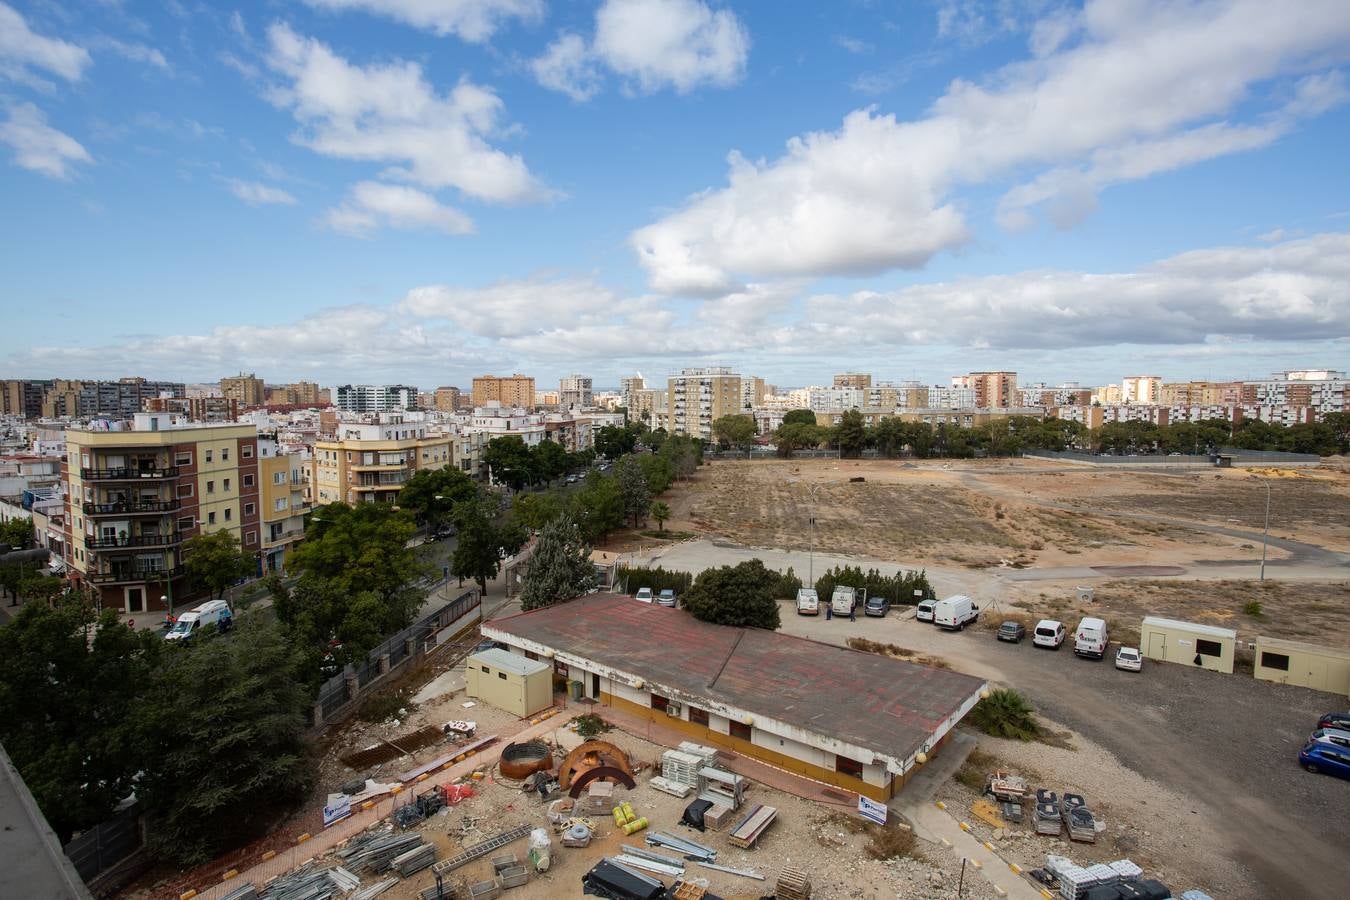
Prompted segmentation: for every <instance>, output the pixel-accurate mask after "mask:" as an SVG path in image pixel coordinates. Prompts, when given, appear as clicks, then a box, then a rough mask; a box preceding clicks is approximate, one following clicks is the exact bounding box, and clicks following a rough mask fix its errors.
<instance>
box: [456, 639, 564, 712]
mask: <svg viewBox="0 0 1350 900" xmlns="http://www.w3.org/2000/svg"><path fill="white" fill-rule="evenodd" d="M464 684H465V687H466V689H467V692H468V695H469V696H470V697H477V698H478V699H479V700H482V701H483V702H485V703H491V704H492V705H493V706H495V707H497V708H498V709H504V710H506V711H507V712H509V713H514V714H515V715H517V716H520V717H521V718H522V719H523V718H525V717H526V716H529V715H533V714H534V713H537V712H539V710H541V709H548V708H549V707H550V706H552V705H553V667H552V666H550V665H549V664H548V663H545V662H541V661H539V660H537V659H528V658H526V657H524V656H518V655H516V654H514V653H512V652H511V651H509V650H500V649H492V650H481V651H479V652H478V653H475V654H473V655H472V656H470V657H469V660H468V662H467V663H466V664H465V667H464Z"/></svg>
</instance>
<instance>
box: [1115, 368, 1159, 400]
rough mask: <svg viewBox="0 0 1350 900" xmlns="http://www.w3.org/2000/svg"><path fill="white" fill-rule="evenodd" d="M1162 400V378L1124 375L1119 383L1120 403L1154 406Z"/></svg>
mask: <svg viewBox="0 0 1350 900" xmlns="http://www.w3.org/2000/svg"><path fill="white" fill-rule="evenodd" d="M1161 399H1162V376H1160V375H1126V376H1125V377H1124V378H1123V379H1122V380H1121V382H1120V402H1121V403H1138V404H1142V405H1144V406H1156V405H1157V404H1158V402H1159V401H1160V400H1161Z"/></svg>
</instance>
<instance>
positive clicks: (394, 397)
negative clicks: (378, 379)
mask: <svg viewBox="0 0 1350 900" xmlns="http://www.w3.org/2000/svg"><path fill="white" fill-rule="evenodd" d="M335 393H336V395H337V396H336V397H335V398H334V402H335V403H336V405H337V408H338V409H340V410H342V411H343V412H351V413H382V412H396V411H398V410H408V409H416V408H417V388H415V387H410V386H409V385H405V384H344V385H339V386H338V388H337V389H336V391H335Z"/></svg>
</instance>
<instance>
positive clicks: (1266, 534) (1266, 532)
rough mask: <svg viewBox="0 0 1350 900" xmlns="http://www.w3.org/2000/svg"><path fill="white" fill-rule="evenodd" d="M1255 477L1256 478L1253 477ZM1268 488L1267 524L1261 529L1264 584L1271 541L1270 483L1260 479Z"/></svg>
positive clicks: (1262, 578) (1262, 577)
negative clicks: (1267, 554)
mask: <svg viewBox="0 0 1350 900" xmlns="http://www.w3.org/2000/svg"><path fill="white" fill-rule="evenodd" d="M1253 477H1255V476H1253ZM1257 480H1258V481H1262V482H1264V483H1265V486H1266V524H1265V526H1264V527H1263V528H1262V529H1261V578H1260V580H1261V581H1262V582H1263V583H1264V582H1265V580H1266V544H1267V543H1269V541H1270V481H1268V480H1267V479H1264V478H1258V479H1257Z"/></svg>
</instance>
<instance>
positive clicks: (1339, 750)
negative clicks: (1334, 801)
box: [1298, 744, 1350, 778]
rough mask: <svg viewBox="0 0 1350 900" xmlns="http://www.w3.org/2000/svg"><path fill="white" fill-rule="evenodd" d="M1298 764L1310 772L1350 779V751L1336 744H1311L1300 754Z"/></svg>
mask: <svg viewBox="0 0 1350 900" xmlns="http://www.w3.org/2000/svg"><path fill="white" fill-rule="evenodd" d="M1298 763H1299V765H1301V766H1302V767H1303V768H1305V769H1307V770H1308V771H1309V772H1312V773H1314V774H1315V773H1317V772H1326V773H1327V774H1328V775H1339V776H1340V777H1341V778H1350V750H1346V749H1345V748H1344V747H1338V746H1336V745H1335V744H1309V745H1308V746H1306V747H1304V748H1303V749H1302V750H1300V751H1299V752H1298Z"/></svg>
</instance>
